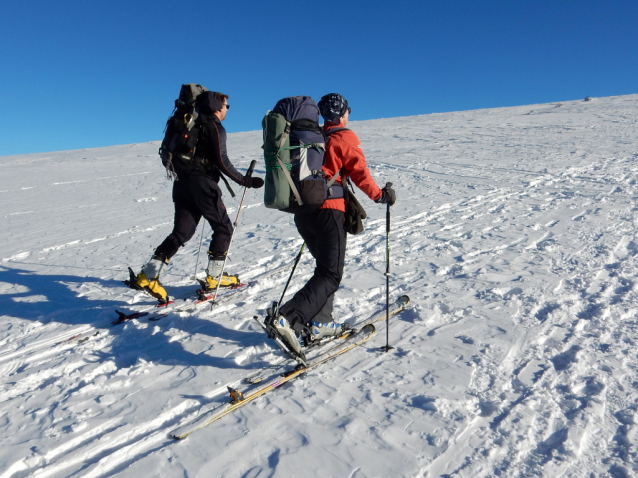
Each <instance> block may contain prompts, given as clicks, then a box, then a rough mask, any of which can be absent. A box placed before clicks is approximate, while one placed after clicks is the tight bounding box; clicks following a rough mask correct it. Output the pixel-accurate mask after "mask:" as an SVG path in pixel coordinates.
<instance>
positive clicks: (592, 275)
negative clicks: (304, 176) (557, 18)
mask: <svg viewBox="0 0 638 478" xmlns="http://www.w3.org/2000/svg"><path fill="white" fill-rule="evenodd" d="M637 114H638V95H630V96H620V97H610V98H593V99H592V100H591V101H582V100H579V101H564V102H562V104H560V106H559V104H556V103H553V104H542V105H531V106H520V107H512V108H498V109H489V110H478V111H466V112H455V113H445V114H432V115H424V116H416V117H405V118H392V119H383V120H374V121H363V122H353V123H351V124H350V125H349V126H350V127H351V128H352V129H353V130H354V131H356V132H357V134H359V136H360V138H361V140H362V146H363V150H364V152H365V153H366V155H367V158H368V162H369V166H370V169H371V171H372V174H373V176H374V178H375V179H376V181H377V183H378V184H381V185H382V184H385V182H386V181H391V182H393V183H394V185H395V188H396V189H397V192H398V198H399V199H398V202H397V204H396V205H395V206H394V207H393V208H392V209H391V212H392V233H391V242H390V244H391V263H392V273H391V281H390V282H391V296H392V298H396V297H398V296H399V295H402V294H408V295H409V296H410V297H411V304H410V307H409V309H408V310H406V311H404V312H403V313H402V314H401V315H399V316H397V317H395V318H394V319H393V320H392V321H391V324H390V340H391V344H392V345H393V346H394V347H396V349H395V350H393V351H392V352H390V353H382V352H381V351H380V348H381V346H383V345H384V344H385V336H386V334H385V327H384V325H383V324H381V325H380V326H379V328H378V332H377V334H376V336H375V337H373V339H371V341H369V342H367V343H366V344H365V345H364V346H361V347H360V348H358V349H356V350H354V351H352V352H349V353H348V354H347V355H345V356H343V357H342V358H340V359H339V360H336V361H334V362H331V363H330V364H328V365H327V366H324V367H322V368H319V369H317V370H315V371H312V372H309V373H308V374H307V375H305V376H303V377H302V378H301V379H298V380H296V381H294V382H292V383H291V384H288V385H285V386H282V387H280V388H279V389H277V390H276V391H275V392H273V393H271V394H268V395H266V396H264V397H262V398H260V399H258V400H257V401H255V402H254V403H251V404H250V405H248V406H246V407H244V408H242V409H240V410H238V411H236V412H234V413H233V414H231V415H230V416H227V417H225V418H224V419H222V420H220V421H218V422H216V423H214V424H212V425H210V426H208V427H206V428H204V429H202V430H200V431H198V432H196V433H194V434H193V435H191V436H190V437H189V438H188V439H187V440H185V441H180V442H176V441H174V440H173V439H171V438H170V437H169V433H170V432H171V431H172V430H174V429H175V428H176V427H178V426H179V425H181V424H184V423H186V422H188V421H189V420H192V419H194V418H195V417H196V416H197V414H198V413H199V412H200V411H206V410H209V409H211V408H213V407H214V406H216V405H218V404H220V403H223V402H224V401H226V400H227V392H226V384H229V383H235V384H236V386H237V387H238V388H240V389H244V390H245V389H246V388H247V385H244V384H240V383H239V382H238V380H239V379H241V378H242V377H244V376H245V375H247V374H248V373H250V372H251V371H252V370H254V369H256V368H258V367H261V366H264V365H266V364H268V363H270V362H272V361H274V360H276V359H277V358H278V357H279V356H280V352H279V351H278V349H277V348H276V346H275V345H274V344H273V343H272V342H270V341H269V340H268V339H267V338H266V336H265V335H264V334H263V332H262V331H261V329H260V328H259V326H258V324H256V323H255V322H254V321H253V320H252V317H253V316H254V315H256V314H258V315H263V314H264V313H265V309H266V307H268V306H269V305H270V303H271V302H272V301H273V300H277V299H278V297H279V295H280V294H281V291H282V289H283V286H284V284H285V281H286V278H287V275H286V273H282V274H277V275H273V276H271V277H268V278H266V279H263V280H261V281H259V284H258V286H253V287H250V288H248V289H247V290H246V291H244V292H242V293H239V294H237V295H235V296H234V298H233V299H232V300H227V301H221V303H220V304H218V305H216V306H214V307H211V306H210V305H206V306H203V307H200V308H199V309H197V310H195V311H191V312H181V313H170V314H169V315H167V316H165V317H163V318H162V319H161V320H159V321H154V322H149V321H148V320H145V319H144V318H140V319H139V320H133V321H131V322H129V323H126V324H123V325H119V326H116V327H106V325H107V324H109V323H110V322H111V321H112V320H114V319H115V318H116V315H115V310H116V309H118V310H121V311H127V312H133V311H136V310H142V309H144V308H148V307H149V305H150V304H152V301H151V300H150V299H149V298H148V297H146V296H144V295H143V294H140V293H136V292H134V291H132V290H130V289H127V288H126V287H125V286H124V285H123V284H122V283H121V282H120V281H121V280H123V279H126V278H127V267H128V266H129V265H130V266H132V267H133V268H134V269H136V270H139V268H140V267H141V266H142V265H143V264H144V263H145V262H146V261H147V260H148V259H149V258H150V256H151V255H152V252H153V250H154V248H155V247H156V246H157V245H158V244H159V243H160V242H161V241H162V240H163V238H164V237H165V236H166V235H167V234H168V233H169V232H170V230H171V226H172V215H173V208H172V203H171V198H170V186H171V184H170V182H168V181H167V180H166V179H165V178H164V172H163V170H162V168H161V166H160V165H159V161H158V158H157V148H158V143H157V142H153V143H146V144H133V145H126V146H119V147H109V148H99V149H88V150H81V151H64V152H54V153H47V154H31V155H21V156H6V157H2V158H0V178H1V179H0V199H1V201H0V221H1V227H0V243H1V244H2V247H1V249H0V314H2V315H1V320H0V372H1V373H0V377H1V380H2V382H1V384H0V403H1V406H0V430H1V435H0V436H2V441H1V443H2V447H0V478H8V477H39V478H40V477H67V476H83V477H106V476H135V477H156V476H162V477H178V476H180V477H182V476H189V477H209V476H221V477H239V476H241V477H246V478H249V477H250V478H255V477H258V476H259V477H265V476H272V477H289V476H299V477H301V476H303V477H315V476H316V477H326V476H335V477H336V476H343V477H349V478H363V477H417V476H425V477H441V476H444V477H446V476H447V477H492V476H498V477H521V476H546V477H558V476H565V477H608V476H609V477H613V478H619V477H630V476H634V475H635V474H636V473H637V472H638V464H637V463H638V460H637V454H636V446H637V445H638V444H637V437H636V425H635V421H636V418H635V415H636V408H637V407H638V356H637V350H636V343H637V342H638V296H637V291H636V288H635V287H634V286H635V282H636V275H637V271H638V264H637V256H636V254H637V252H638V238H637V237H636V221H637V219H638V206H637V199H638V184H637V180H638V165H637V164H636V160H637V159H638V150H637V148H636V144H637V142H636V137H637V134H638V120H637V118H638V116H637ZM260 146H261V133H260V132H259V131H253V132H247V133H238V134H231V135H229V146H228V149H229V153H230V155H231V158H233V160H234V162H235V164H236V165H237V166H238V167H239V168H240V169H241V168H243V169H244V170H245V169H246V168H247V167H248V165H249V163H250V161H251V160H253V159H257V160H258V167H257V174H260V175H262V176H263V174H264V169H263V164H262V163H263V161H262V159H261V149H260ZM235 190H236V191H237V192H240V193H241V191H240V188H238V187H236V188H235ZM261 194H262V192H261V191H254V190H249V191H248V193H247V195H246V202H245V205H246V207H245V209H243V210H242V213H241V217H240V227H239V229H238V230H237V233H236V236H235V239H234V243H233V248H232V251H231V260H230V262H229V264H228V268H227V270H228V271H229V272H230V273H238V274H239V275H240V277H241V278H242V279H243V280H245V281H246V280H250V279H253V278H256V277H258V276H259V275H260V274H264V273H265V272H266V271H268V270H272V269H274V268H277V267H280V266H283V265H285V264H289V263H291V262H292V261H293V259H294V257H295V256H296V254H297V253H298V251H299V248H300V247H301V244H302V241H301V240H300V238H299V236H298V234H297V233H296V230H295V228H294V225H293V222H292V216H290V215H287V214H284V213H279V212H276V211H272V210H268V209H266V208H264V207H263V205H262V202H261ZM358 196H359V198H360V199H361V202H362V204H363V205H364V207H366V210H367V211H368V214H369V219H367V220H366V231H365V233H363V234H361V235H359V236H350V237H349V238H348V242H349V243H348V253H347V264H346V272H345V276H344V280H343V283H342V287H341V289H340V290H339V292H338V296H337V299H336V301H335V315H336V316H337V317H339V318H341V319H342V320H345V321H346V322H349V323H354V322H355V321H356V320H357V319H362V318H365V317H367V316H368V315H369V314H370V313H372V312H373V311H375V310H376V309H377V308H378V307H380V306H382V305H383V304H384V303H385V277H384V272H385V251H386V249H385V238H386V234H385V207H384V206H380V205H376V204H374V203H372V202H371V201H368V200H367V199H362V196H363V195H362V194H361V193H359V194H358ZM239 197H241V194H239V195H238V198H237V199H231V198H230V196H228V194H225V202H226V205H227V207H228V210H229V213H230V215H231V219H233V220H234V219H235V215H236V214H237V206H238V205H239ZM200 234H201V227H200V229H198V231H197V232H196V234H195V236H194V237H193V239H192V240H191V241H190V242H189V243H188V244H187V245H186V247H184V248H182V249H181V250H180V252H179V253H178V255H177V256H176V257H175V258H174V259H173V261H172V263H171V265H170V267H169V269H168V272H167V273H166V274H165V275H164V277H163V282H164V283H165V285H166V286H167V288H168V290H169V293H170V294H172V295H173V296H176V297H178V298H185V297H188V296H189V294H190V293H191V292H192V291H193V289H194V287H195V283H194V281H193V280H192V279H191V276H192V275H193V273H194V272H195V264H196V262H197V252H198V248H199V238H200ZM206 235H207V236H208V235H209V229H208V226H207V229H206ZM205 247H207V240H206V239H205V240H204V245H203V246H202V250H205ZM203 263H204V261H203V258H202V257H200V258H199V267H198V269H199V271H198V273H199V274H200V275H201V274H202V272H203V268H204V267H205V266H204V265H203ZM312 270H313V263H312V260H311V258H310V256H309V254H307V253H306V254H305V255H304V256H303V259H302V261H301V263H300V265H299V268H298V269H297V272H296V274H295V276H294V278H293V280H292V283H291V287H290V289H289V294H291V293H293V292H294V291H295V290H297V289H298V288H299V287H300V286H301V285H302V284H303V283H304V281H306V280H307V279H308V278H309V277H310V275H311V274H312ZM79 334H85V335H83V337H87V338H88V339H87V340H85V341H82V342H81V343H78V342H77V340H76V341H66V342H64V341H65V340H68V339H70V338H72V337H74V336H76V335H79ZM94 334H97V335H94Z"/></svg>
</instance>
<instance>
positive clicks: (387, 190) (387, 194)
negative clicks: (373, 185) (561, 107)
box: [376, 185, 397, 206]
mask: <svg viewBox="0 0 638 478" xmlns="http://www.w3.org/2000/svg"><path fill="white" fill-rule="evenodd" d="M376 202H377V203H379V204H389V205H390V206H392V205H393V204H394V203H395V202H397V193H396V192H395V191H394V189H392V188H391V187H390V186H387V185H386V186H385V187H384V188H383V189H382V190H381V197H380V198H379V199H377V200H376Z"/></svg>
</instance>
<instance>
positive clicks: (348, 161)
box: [336, 130, 382, 201]
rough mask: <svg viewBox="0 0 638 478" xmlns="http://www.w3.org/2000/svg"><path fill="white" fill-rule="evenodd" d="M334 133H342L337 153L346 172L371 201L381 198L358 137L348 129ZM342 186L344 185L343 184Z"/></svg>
mask: <svg viewBox="0 0 638 478" xmlns="http://www.w3.org/2000/svg"><path fill="white" fill-rule="evenodd" d="M336 134H341V135H342V137H341V141H339V148H340V151H339V152H338V154H339V155H340V156H341V158H342V160H343V167H344V168H345V170H346V173H347V174H348V176H350V178H351V179H352V181H353V182H354V183H355V184H356V185H357V187H358V188H359V189H361V191H363V192H364V193H365V194H366V195H367V196H368V197H369V198H370V199H372V200H373V201H377V200H378V199H379V198H381V196H382V192H381V189H380V188H379V186H377V184H376V183H375V182H374V179H373V178H372V175H371V174H370V170H369V169H368V165H367V164H366V158H365V156H364V154H363V150H362V149H361V144H360V142H359V138H358V137H357V135H356V134H355V133H354V132H353V131H350V130H348V131H343V132H342V133H336ZM344 187H346V186H345V184H344Z"/></svg>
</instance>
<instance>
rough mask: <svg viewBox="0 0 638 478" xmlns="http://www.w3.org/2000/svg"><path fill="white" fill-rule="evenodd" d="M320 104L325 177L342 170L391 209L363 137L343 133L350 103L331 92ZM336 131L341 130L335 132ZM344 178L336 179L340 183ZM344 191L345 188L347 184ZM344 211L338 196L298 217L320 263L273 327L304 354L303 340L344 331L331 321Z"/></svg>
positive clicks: (343, 239)
mask: <svg viewBox="0 0 638 478" xmlns="http://www.w3.org/2000/svg"><path fill="white" fill-rule="evenodd" d="M318 106H319V111H320V113H321V116H322V117H323V119H324V125H323V131H324V134H325V135H326V137H327V142H326V154H325V163H324V166H323V172H324V174H325V175H326V177H328V178H332V177H333V176H334V175H335V174H336V173H337V172H338V171H339V170H342V168H343V170H342V171H343V175H346V176H350V178H352V181H353V182H354V183H355V184H356V185H357V187H358V188H359V189H361V190H362V191H363V192H364V193H365V194H366V195H367V196H368V197H369V198H370V199H372V200H373V201H375V202H377V203H383V204H385V203H387V204H390V205H393V204H394V203H395V201H396V193H395V192H394V190H393V189H392V188H390V187H388V186H386V187H384V188H383V189H380V188H379V187H378V186H377V184H376V183H375V182H374V179H373V178H372V176H371V174H370V170H369V169H368V166H367V165H366V159H365V156H364V155H363V151H362V150H361V144H360V141H359V138H358V137H357V135H356V134H355V133H354V132H353V131H351V130H349V129H345V127H346V125H347V124H348V117H349V116H350V111H351V110H350V107H349V106H348V101H347V100H346V99H345V98H344V97H343V96H341V95H338V94H336V93H330V94H328V95H325V96H324V97H323V98H321V101H320V102H319V105H318ZM336 129H339V130H338V131H333V132H331V130H336ZM342 177H343V176H342ZM342 177H339V178H338V179H337V182H338V184H340V185H341V179H342ZM342 187H343V188H345V187H346V186H345V184H344V185H342ZM345 210H346V206H345V200H344V198H343V197H340V198H335V199H327V200H326V201H325V202H324V203H323V206H321V207H320V208H319V209H317V210H316V211H314V212H311V213H307V214H295V225H296V226H297V230H298V231H299V234H301V237H302V238H303V239H304V240H305V241H306V245H307V246H308V249H309V250H310V253H311V254H312V256H313V257H314V258H315V261H316V264H317V265H316V268H315V272H314V275H313V276H312V277H311V278H310V280H309V281H308V282H307V283H306V285H304V286H303V287H302V288H301V290H299V291H298V292H297V293H296V294H295V295H294V297H293V298H292V299H291V300H290V301H288V302H287V303H286V304H284V305H283V306H282V307H281V308H280V309H279V314H280V315H279V317H277V318H275V320H273V324H274V325H275V327H276V328H277V330H278V331H279V333H280V334H281V335H282V337H283V338H284V339H285V340H286V342H288V344H289V345H290V346H291V348H292V349H293V350H294V351H296V352H297V353H299V352H300V351H301V343H300V340H299V337H300V336H302V335H303V336H305V337H306V339H307V340H308V341H310V342H312V341H314V340H319V339H321V338H323V337H328V336H333V335H339V334H340V333H341V331H342V329H343V325H342V324H340V323H336V322H335V321H334V320H333V318H332V308H333V302H334V294H335V292H336V291H337V289H338V288H339V284H340V283H341V278H342V276H343V266H344V259H345V255H346V231H345V229H344V214H345Z"/></svg>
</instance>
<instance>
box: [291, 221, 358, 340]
mask: <svg viewBox="0 0 638 478" xmlns="http://www.w3.org/2000/svg"><path fill="white" fill-rule="evenodd" d="M343 218H344V214H343V213H342V212H341V211H337V210H336V209H318V210H316V211H314V212H311V213H308V214H296V215H295V224H296V226H297V230H298V231H299V234H301V237H302V238H303V239H304V240H305V241H306V245H307V246H308V250H309V251H310V253H311V254H312V257H314V258H315V261H316V267H315V273H314V275H313V276H312V277H311V278H310V280H309V281H308V282H307V283H306V285H304V286H303V287H302V288H301V289H300V290H299V291H298V292H297V293H296V294H295V295H294V297H293V298H292V299H290V300H289V301H288V302H286V304H284V305H283V306H282V307H281V309H280V313H281V315H283V316H284V317H286V319H287V320H288V322H289V323H290V325H291V326H292V327H293V328H294V329H295V330H296V331H297V332H301V331H302V330H303V328H304V326H306V325H307V324H308V323H309V322H323V323H325V322H331V321H332V307H333V303H334V294H335V292H336V291H337V289H338V288H339V284H340V283H341V278H342V276H343V266H344V260H345V256H346V231H345V229H344V228H343Z"/></svg>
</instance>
